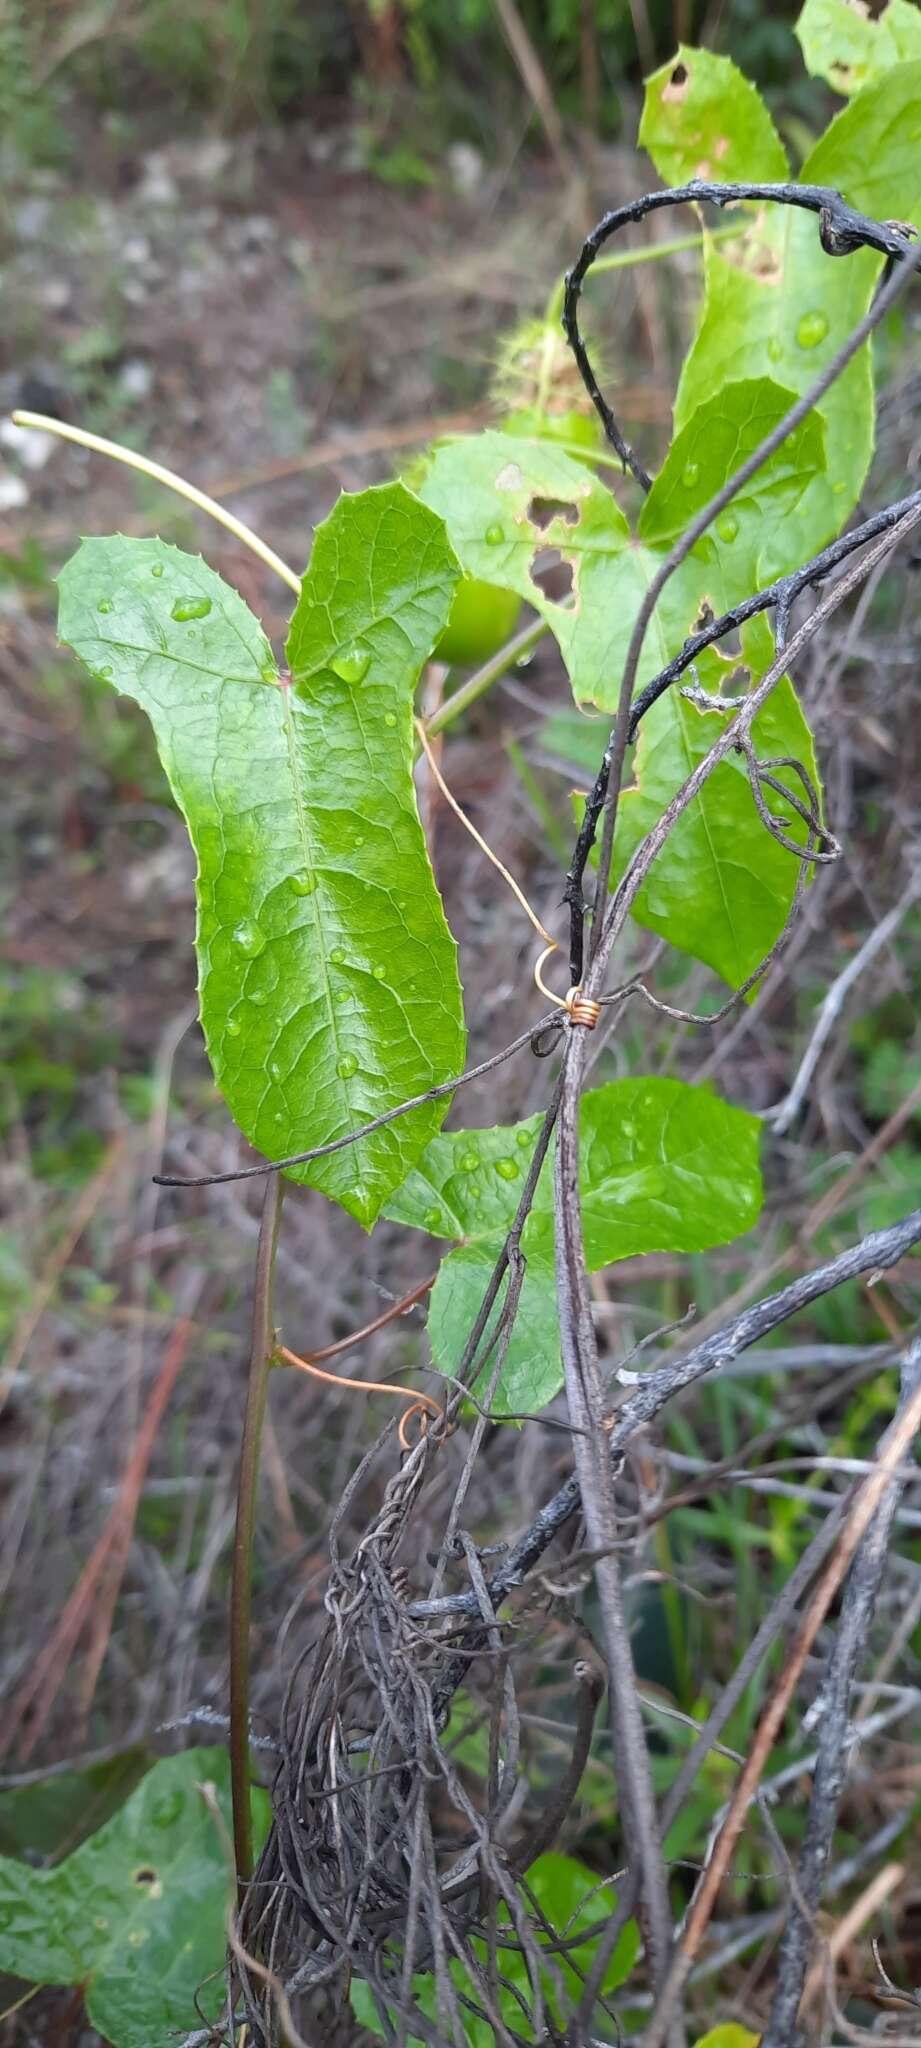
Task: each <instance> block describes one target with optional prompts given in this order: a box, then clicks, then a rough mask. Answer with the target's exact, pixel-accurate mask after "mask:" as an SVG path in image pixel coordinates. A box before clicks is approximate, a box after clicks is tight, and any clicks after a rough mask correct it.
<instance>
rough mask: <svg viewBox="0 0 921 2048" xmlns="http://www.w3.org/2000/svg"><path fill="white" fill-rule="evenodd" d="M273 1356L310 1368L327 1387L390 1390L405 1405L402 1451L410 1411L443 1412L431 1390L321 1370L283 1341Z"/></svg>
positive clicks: (362, 1391)
mask: <svg viewBox="0 0 921 2048" xmlns="http://www.w3.org/2000/svg"><path fill="white" fill-rule="evenodd" d="M275 1357H276V1358H280V1359H281V1360H282V1362H283V1363H284V1364H285V1365H293V1366H296V1367H297V1370H298V1372H309V1373H310V1375H311V1378H312V1379H315V1380H324V1381H325V1382H326V1385H327V1386H328V1387H341V1388H342V1389H343V1391H344V1390H345V1389H346V1388H348V1390H349V1392H350V1393H352V1392H354V1393H356V1394H393V1395H395V1396H396V1399H397V1400H398V1401H406V1402H407V1403H408V1406H407V1408H406V1412H405V1414H403V1415H401V1417H400V1426H399V1429H398V1431H397V1435H398V1436H399V1439H400V1443H401V1444H402V1446H403V1449H404V1451H408V1450H411V1448H412V1446H411V1444H410V1442H409V1439H408V1437H407V1435H406V1425H407V1423H408V1422H409V1419H410V1417H411V1416H412V1415H417V1414H419V1413H420V1412H421V1413H424V1414H426V1415H431V1416H432V1417H433V1418H434V1417H436V1416H437V1417H440V1416H441V1414H442V1410H441V1408H440V1407H439V1404H438V1402H437V1401H434V1400H433V1399H432V1396H431V1394H422V1393H419V1392H418V1391H417V1390H415V1389H414V1388H412V1387H397V1386H394V1385H393V1384H392V1383H391V1382H390V1381H389V1380H357V1379H347V1378H346V1376H345V1374H344V1373H338V1372H324V1371H323V1368H322V1366H319V1365H315V1364H314V1363H313V1361H312V1359H310V1358H299V1357H298V1355H297V1352H296V1351H289V1350H288V1348H287V1345H285V1344H279V1345H278V1346H277V1347H276V1351H275Z"/></svg>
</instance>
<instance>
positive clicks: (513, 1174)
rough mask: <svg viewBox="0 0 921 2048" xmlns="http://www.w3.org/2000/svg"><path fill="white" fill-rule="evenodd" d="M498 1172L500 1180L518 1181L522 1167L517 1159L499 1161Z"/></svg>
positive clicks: (497, 1161)
mask: <svg viewBox="0 0 921 2048" xmlns="http://www.w3.org/2000/svg"><path fill="white" fill-rule="evenodd" d="M496 1172H497V1174H498V1175H499V1179H500V1180H517V1179H518V1175H519V1174H520V1172H521V1167H520V1166H519V1164H518V1161H517V1159H497V1160H496Z"/></svg>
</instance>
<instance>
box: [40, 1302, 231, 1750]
mask: <svg viewBox="0 0 921 2048" xmlns="http://www.w3.org/2000/svg"><path fill="white" fill-rule="evenodd" d="M191 1328H192V1324H191V1319H190V1318H189V1317H188V1316H183V1318H182V1320H181V1322H179V1323H177V1324H176V1328H175V1330H174V1331H173V1334H172V1337H171V1338H170V1341H169V1343H168V1345H167V1347H166V1351H165V1353H164V1356H163V1363H162V1365H161V1367H160V1370H159V1372H158V1374H157V1378H156V1380H155V1382H154V1385H153V1388H152V1390H151V1395H150V1399H149V1401H148V1404H147V1408H146V1411H145V1414H144V1417H143V1420H142V1422H141V1426H140V1428H139V1430H138V1433H137V1437H136V1438H135V1442H134V1445H133V1447H132V1450H131V1455H130V1457H129V1459H128V1463H127V1465H126V1467H125V1471H124V1474H123V1477H122V1481H121V1485H120V1487H119V1490H118V1496H117V1498H116V1500H115V1502H114V1504H113V1507H112V1511H111V1513H110V1515H109V1518H108V1520H107V1522H106V1525H105V1528H104V1529H103V1531H102V1534H101V1536H100V1537H99V1538H98V1541H97V1542H96V1543H95V1545H94V1547H93V1550H92V1552H91V1554H90V1556H89V1557H88V1558H87V1561H86V1564H85V1565H84V1567H83V1570H82V1572H81V1573H80V1577H79V1579H78V1580H77V1583H76V1585H75V1587H74V1590H73V1592H72V1593H71V1595H70V1597H69V1599H68V1601H67V1603H66V1606H65V1607H64V1610H63V1612H62V1614H61V1616H60V1619H59V1621H58V1623H57V1626H56V1627H55V1629H54V1630H53V1631H52V1634H51V1635H50V1636H49V1638H48V1641H47V1642H46V1644H45V1646H44V1649H43V1650H42V1652H41V1655H40V1656H39V1657H37V1658H36V1660H35V1663H34V1665H33V1667H32V1670H31V1671H30V1673H29V1676H28V1678H27V1679H26V1680H25V1683H24V1684H23V1685H22V1686H21V1687H20V1689H19V1692H18V1693H17V1694H16V1697H15V1699H14V1700H13V1702H12V1705H11V1707H10V1715H9V1720H8V1722H7V1724H6V1727H5V1728H4V1731H3V1735H2V1737H0V1750H5V1749H7V1748H8V1747H9V1746H10V1745H11V1743H12V1742H13V1740H14V1739H15V1736H16V1733H17V1730H18V1729H19V1727H20V1725H21V1723H22V1721H23V1719H24V1717H25V1715H26V1714H27V1713H28V1712H29V1711H30V1709H31V1708H33V1706H34V1708H35V1711H34V1713H33V1715H32V1720H31V1724H30V1726H29V1728H28V1729H27V1730H26V1733H25V1734H24V1736H23V1738H22V1742H21V1744H20V1748H19V1754H20V1756H21V1758H22V1760H23V1762H25V1760H26V1758H27V1757H29V1756H31V1754H32V1751H33V1749H34V1747H35V1744H36V1742H37V1741H38V1738H39V1736H40V1735H41V1733H42V1730H43V1729H44V1727H45V1725H46V1723H47V1721H48V1717H49V1714H50V1713H51V1710H52V1708H53V1706H54V1703H55V1700H56V1699H57V1696H58V1693H59V1691H60V1688H61V1685H62V1684H63V1681H64V1678H65V1677H66V1674H67V1669H68V1666H69V1663H70V1660H71V1657H72V1656H73V1653H74V1650H75V1648H76V1645H77V1643H78V1641H79V1639H80V1635H81V1633H82V1630H83V1627H84V1624H85V1623H86V1621H87V1620H88V1619H89V1617H90V1615H91V1614H92V1611H93V1603H94V1602H95V1601H96V1600H97V1599H98V1598H99V1589H100V1585H103V1586H104V1600H105V1607H104V1612H105V1614H106V1616H107V1620H108V1623H109V1625H110V1626H111V1618H112V1613H113V1611H114V1607H115V1601H116V1599H117V1597H118V1590H119V1587H120V1585H121V1581H122V1578H123V1575H124V1570H125V1565H126V1563H127V1559H128V1551H129V1549H130V1545H131V1536H132V1532H133V1529H134V1524H135V1520H136V1517H137V1510H138V1502H139V1500H140V1497H141V1490H142V1488H143V1485H144V1479H145V1477H146V1473H147V1467H148V1465H149V1463H150V1458H151V1453H152V1451H153V1447H154V1444H155V1442H156V1438H157V1432H158V1430H159V1428H160V1424H161V1422H162V1420H163V1416H164V1414H165V1412H166V1408H167V1406H168V1403H169V1400H170V1396H171V1394H172V1392H173V1389H174V1387H175V1385H176V1381H177V1379H178V1378H179V1374H180V1372H181V1371H182V1367H183V1364H184V1361H185V1358H186V1354H187V1351H188V1345H189V1336H190V1333H191ZM107 1641H108V1630H107V1631H106V1632H105V1634H104V1637H103V1638H102V1640H101V1647H100V1643H99V1642H97V1645H96V1648H95V1653H94V1658H93V1665H92V1672H93V1687H94V1686H95V1682H96V1679H97V1677H98V1673H99V1667H100V1665H101V1663H102V1657H103V1655H104V1654H105V1645H106V1642H107ZM91 1697H92V1687H91V1688H90V1691H89V1697H86V1698H85V1705H87V1706H88V1704H89V1698H91ZM36 1701H39V1702H40V1703H39V1704H38V1705H37V1706H36V1705H35V1702H36Z"/></svg>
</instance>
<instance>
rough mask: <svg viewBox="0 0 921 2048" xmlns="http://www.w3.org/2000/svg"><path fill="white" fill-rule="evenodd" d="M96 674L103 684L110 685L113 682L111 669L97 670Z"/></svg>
mask: <svg viewBox="0 0 921 2048" xmlns="http://www.w3.org/2000/svg"><path fill="white" fill-rule="evenodd" d="M96 674H97V676H98V677H99V681H100V682H101V683H110V682H111V681H112V670H111V669H110V668H97V670H96Z"/></svg>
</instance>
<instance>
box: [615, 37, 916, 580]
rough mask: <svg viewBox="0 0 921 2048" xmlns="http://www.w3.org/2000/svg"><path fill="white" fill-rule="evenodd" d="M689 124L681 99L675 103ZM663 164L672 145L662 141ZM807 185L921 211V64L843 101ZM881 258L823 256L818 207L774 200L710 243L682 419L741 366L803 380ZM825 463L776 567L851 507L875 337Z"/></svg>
mask: <svg viewBox="0 0 921 2048" xmlns="http://www.w3.org/2000/svg"><path fill="white" fill-rule="evenodd" d="M675 121H676V127H677V128H678V129H679V132H680V110H675ZM652 154H653V159H654V161H655V162H656V164H657V166H658V167H659V168H660V169H661V168H663V165H664V162H665V159H664V158H663V156H662V151H661V145H660V144H659V143H656V145H655V146H654V147H653V149H652ZM801 175H802V181H803V183H804V184H818V185H830V186H832V187H833V188H835V189H837V190H839V191H841V192H842V193H843V195H844V197H845V199H847V200H849V201H850V203H851V204H852V205H853V206H856V207H858V208H859V209H860V210H861V211H863V212H866V213H869V214H872V215H873V216H875V217H876V218H878V219H882V220H885V219H888V218H890V217H892V216H895V217H897V218H898V219H899V220H915V221H917V220H918V219H919V218H921V64H917V63H916V64H907V65H900V66H898V67H897V69H895V70H893V71H889V72H887V73H886V74H885V75H884V76H882V77H880V78H878V79H877V80H876V81H875V82H874V83H873V84H871V85H869V86H867V88H866V89H865V91H863V92H861V93H860V94H859V95H858V97H857V98H856V99H855V100H853V101H852V102H851V104H850V106H848V107H845V108H844V109H843V110H842V112H841V113H840V114H839V115H838V116H837V118H836V119H835V120H834V121H833V122H832V124H831V126H830V128H828V129H827V131H826V133H825V134H824V135H823V136H822V138H821V140H820V141H819V142H818V143H817V144H816V147H815V149H814V150H813V151H812V153H811V155H810V156H809V158H808V159H807V161H806V163H805V164H804V165H803V169H802V174H801ZM880 262H881V259H880V258H879V257H877V256H874V255H873V254H872V253H871V252H870V251H867V250H862V251H859V252H858V253H857V254H855V255H853V256H847V257H831V256H826V255H825V254H824V252H823V250H822V249H821V247H820V244H819V239H818V222H817V219H816V217H815V215H812V214H808V213H804V212H802V211H801V210H799V209H794V208H792V207H766V208H765V209H764V210H763V212H759V213H758V214H757V215H756V216H754V218H753V219H752V222H751V225H750V227H749V228H748V231H747V233H746V235H745V236H744V238H743V239H741V240H740V241H737V242H731V243H729V242H727V243H720V244H718V245H717V244H716V243H714V242H713V241H712V239H709V238H708V240H707V243H706V245H705V279H706V292H705V299H704V305H703V309H702V313H701V316H700V322H699V325H698V330H697V334H696V337H695V340H694V342H693V344H692V347H691V349H690V352H689V354H688V356H687V359H686V361H685V365H684V369H683V371H682V375H681V381H680V384H679V387H678V393H677V397H676V401H675V421H676V425H677V426H678V427H679V428H680V427H681V426H683V425H685V424H686V423H687V421H688V420H689V419H690V418H691V416H692V415H693V413H694V412H695V411H696V409H697V408H698V407H699V406H700V405H702V404H704V403H705V402H706V401H707V399H708V397H709V396H710V394H711V393H712V392H713V391H714V390H720V389H721V387H722V386H723V385H724V384H726V383H732V382H733V381H734V380H735V379H737V378H741V377H745V378H756V377H772V378H776V380H777V382H778V383H780V384H782V385H784V386H786V387H788V388H789V389H790V390H791V391H793V392H795V393H796V394H801V393H802V392H804V391H806V390H807V388H808V386H809V385H810V384H811V383H812V382H813V381H814V379H815V378H816V377H817V375H818V374H819V372H820V370H822V369H824V368H825V367H826V365H827V364H828V363H829V362H830V360H831V358H832V357H833V355H834V354H835V352H836V350H837V349H838V348H839V347H840V345H841V343H842V342H843V341H844V340H845V339H846V337H847V335H848V334H849V333H850V332H851V329H852V328H853V327H854V326H855V325H856V323H857V322H858V320H859V319H860V318H861V316H862V315H863V314H864V313H865V312H866V310H867V307H868V305H869V303H870V299H871V297H872V294H873V290H874V286H875V284H876V280H877V278H878V275H879V269H880ZM819 410H820V413H821V417H822V419H823V420H824V422H825V425H826V429H827V442H826V446H827V466H826V467H824V468H820V469H819V470H818V471H817V473H816V476H815V478H814V480H813V481H812V483H811V484H810V485H809V487H808V489H807V490H806V491H805V492H804V493H803V494H802V496H801V498H800V500H799V503H798V505H797V506H796V507H795V508H793V509H791V511H790V513H789V514H788V515H787V518H786V520H785V523H784V531H783V542H784V551H783V560H782V559H781V557H780V556H779V555H778V554H777V553H776V552H772V551H770V550H769V551H767V552H766V553H765V554H764V555H763V557H762V566H763V567H764V568H765V569H766V571H767V572H768V574H770V575H773V574H775V573H779V572H780V570H781V569H782V567H783V566H785V565H786V563H788V562H789V561H790V560H791V559H793V558H795V559H796V560H797V561H805V560H808V558H809V556H810V555H812V554H815V553H816V552H817V551H818V549H819V548H821V547H822V546H823V545H824V544H825V543H826V542H827V541H828V540H829V539H830V538H831V537H832V536H833V535H834V534H836V533H838V532H839V531H840V529H841V528H842V526H843V525H844V523H845V521H846V519H847V518H848V516H849V514H850V513H851V512H852V510H853V508H854V506H855V504H856V502H857V499H858V497H859V494H860V491H861V488H862V486H863V482H864V478H865V476H866V473H867V469H868V466H869V462H870V456H871V453H872V448H873V374H872V363H871V357H870V351H869V348H868V347H867V348H864V349H862V350H861V351H860V353H859V355H857V356H855V357H854V358H853V360H852V361H851V363H850V364H849V365H848V367H847V369H846V370H845V371H844V372H843V374H842V375H841V376H840V377H838V378H837V379H836V381H835V383H834V384H833V385H832V386H831V389H830V390H829V391H828V392H827V393H826V395H825V397H824V398H823V399H822V401H821V404H820V408H819Z"/></svg>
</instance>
